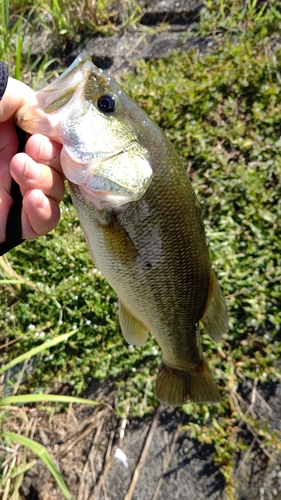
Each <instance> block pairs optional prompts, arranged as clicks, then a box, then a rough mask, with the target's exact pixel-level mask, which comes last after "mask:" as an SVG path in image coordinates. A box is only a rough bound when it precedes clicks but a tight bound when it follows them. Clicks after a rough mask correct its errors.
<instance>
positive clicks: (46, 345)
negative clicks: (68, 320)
mask: <svg viewBox="0 0 281 500" xmlns="http://www.w3.org/2000/svg"><path fill="white" fill-rule="evenodd" d="M74 333H77V331H76V330H73V331H71V332H68V333H63V334H62V335H59V336H58V337H56V338H55V339H52V340H47V341H46V342H44V343H43V344H41V345H39V346H37V347H33V348H32V349H30V350H29V351H27V352H25V353H24V354H21V355H20V356H17V357H16V358H15V359H13V360H12V361H10V362H9V363H7V364H6V365H4V366H3V367H2V368H1V369H0V375H1V374H2V373H4V372H5V371H7V370H9V369H10V368H12V367H13V366H15V365H17V364H18V363H22V362H23V361H25V360H26V359H28V358H31V357H32V356H35V355H36V354H39V353H40V352H42V351H44V350H46V349H49V348H50V347H54V346H55V345H57V344H60V343H61V342H66V341H67V340H68V337H71V335H74Z"/></svg>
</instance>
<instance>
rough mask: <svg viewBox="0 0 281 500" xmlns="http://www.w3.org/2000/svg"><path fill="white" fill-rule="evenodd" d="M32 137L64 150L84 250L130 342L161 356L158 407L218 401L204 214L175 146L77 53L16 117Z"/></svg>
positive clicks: (220, 304) (214, 292)
mask: <svg viewBox="0 0 281 500" xmlns="http://www.w3.org/2000/svg"><path fill="white" fill-rule="evenodd" d="M16 121H17V124H18V125H19V126H20V127H21V128H22V129H23V130H25V131H27V132H29V133H31V134H32V133H35V132H40V133H42V134H45V135H47V136H48V137H50V138H51V139H54V140H56V141H58V142H60V143H62V144H63V148H62V153H61V165H62V169H63V172H64V174H65V176H66V178H67V179H68V181H69V185H70V190H71V195H72V199H73V203H74V206H75V208H76V210H77V213H78V217H79V219H80V222H81V225H82V228H83V231H84V233H85V237H86V240H87V243H88V246H89V249H90V253H91V255H92V258H93V260H94V262H95V265H96V266H97V267H98V268H99V269H100V270H101V272H102V273H103V274H104V276H105V277H106V279H107V280H108V282H109V283H110V285H111V286H112V288H113V289H114V290H115V291H116V293H117V295H118V299H119V321H120V326H121V330H122V332H123V335H124V337H125V339H126V340H127V342H129V343H130V344H134V345H136V346H139V345H141V344H143V343H144V342H145V340H146V338H147V335H148V333H149V332H150V333H151V334H152V335H154V337H155V338H156V340H157V342H158V343H159V345H160V347H161V350H162V364H161V366H160V370H159V373H158V376H157V381H156V397H157V398H158V400H159V401H160V402H163V403H166V404H171V405H182V404H183V403H185V402H186V401H188V400H191V401H195V402H200V403H201V402H216V401H219V399H220V395H219V391H218V388H217V385H216V383H215V381H214V378H213V376H212V374H211V371H210V369H209V366H208V364H207V361H206V360H205V358H204V356H203V353H202V349H201V345H200V335H199V330H198V322H199V321H201V322H202V323H203V325H204V327H205V329H206V331H207V332H208V334H209V335H210V336H211V337H212V338H213V339H214V340H218V339H219V338H220V337H221V334H222V333H223V332H225V331H226V330H227V325H228V318H227V310H226V305H225V301H224V298H223V296H222V293H221V290H220V287H219V285H218V282H217V279H216V277H215V275H214V272H213V270H212V267H211V262H210V258H209V253H208V248H207V244H206V237H205V231H204V225H203V220H202V214H201V209H200V206H199V203H198V201H197V198H196V196H195V193H194V191H193V188H192V186H191V183H190V181H189V179H188V176H187V174H186V170H185V168H184V166H183V165H182V163H181V161H180V159H179V157H178V155H177V154H176V152H175V151H174V149H173V147H172V145H171V144H170V142H169V141H168V139H167V138H166V136H165V135H164V133H163V132H162V131H161V130H160V128H159V127H157V126H156V125H155V124H154V123H153V122H152V121H151V120H150V119H149V118H148V116H147V115H146V114H145V113H144V111H142V110H141V109H140V108H139V107H138V106H137V105H136V104H135V103H134V102H133V101H132V100H131V99H130V98H129V97H128V96H127V95H126V94H125V92H123V90H122V89H121V88H120V86H119V85H118V84H117V83H116V82H115V81H114V79H113V78H111V77H110V76H108V75H107V74H106V73H104V72H103V71H102V70H100V69H98V68H97V67H96V66H95V65H94V64H93V63H92V61H91V59H90V57H89V56H88V55H87V54H85V53H83V54H81V55H80V56H79V57H78V58H77V59H76V60H75V61H74V63H73V64H72V65H71V66H70V67H69V68H68V69H67V70H66V71H65V72H64V73H63V74H62V75H61V76H59V78H57V79H56V80H55V81H54V82H53V83H51V84H50V85H48V86H47V87H46V88H45V89H43V90H41V91H39V92H37V93H36V95H35V98H34V99H33V101H31V102H30V103H28V104H26V105H25V106H23V107H22V108H21V109H20V110H19V112H18V113H17V116H16Z"/></svg>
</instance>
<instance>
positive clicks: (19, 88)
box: [0, 78, 34, 122]
mask: <svg viewBox="0 0 281 500" xmlns="http://www.w3.org/2000/svg"><path fill="white" fill-rule="evenodd" d="M33 96H34V91H33V90H32V89H31V88H30V87H28V86H27V85H25V84H24V83H22V82H20V81H18V80H15V79H14V78H9V79H8V84H7V88H6V90H5V94H4V96H3V99H2V101H1V104H0V122H6V121H7V120H9V118H11V117H12V116H13V115H14V114H15V113H16V111H17V110H18V109H19V108H21V106H23V105H24V104H25V103H26V102H28V101H31V99H32V98H33Z"/></svg>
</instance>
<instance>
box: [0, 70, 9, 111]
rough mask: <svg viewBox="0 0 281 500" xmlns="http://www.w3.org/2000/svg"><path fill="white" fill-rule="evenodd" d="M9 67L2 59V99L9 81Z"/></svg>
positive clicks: (0, 92) (0, 93)
mask: <svg viewBox="0 0 281 500" xmlns="http://www.w3.org/2000/svg"><path fill="white" fill-rule="evenodd" d="M8 77H9V74H8V68H7V66H6V64H5V63H4V62H3V61H0V101H1V99H2V97H3V95H4V94H5V90H6V87H7V83H8Z"/></svg>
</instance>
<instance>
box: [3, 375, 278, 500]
mask: <svg viewBox="0 0 281 500" xmlns="http://www.w3.org/2000/svg"><path fill="white" fill-rule="evenodd" d="M94 386H95V390H94V392H93V393H91V394H87V396H88V397H91V398H92V399H95V400H96V399H98V400H100V401H103V402H107V403H108V405H104V404H102V405H99V406H96V407H94V408H93V407H86V406H84V407H75V406H72V407H70V408H69V410H68V411H67V412H62V413H58V414H55V415H50V414H49V413H47V412H42V411H38V410H37V409H31V410H29V412H28V419H29V422H30V425H32V426H33V427H34V429H35V432H34V435H33V438H34V439H36V440H37V441H39V442H41V443H42V444H44V445H45V446H46V448H47V449H48V451H49V452H50V453H51V455H52V457H54V459H55V462H56V465H57V467H58V468H59V470H60V472H61V473H62V475H63V477H64V479H65V481H66V484H67V486H68V488H69V490H70V492H71V493H72V498H73V500H74V499H75V500H130V499H132V500H156V499H157V500H186V499H188V500H205V499H208V500H219V499H226V500H228V499H229V497H228V496H227V495H225V479H224V477H223V475H222V473H221V472H220V470H219V469H218V467H217V466H216V465H215V463H214V458H215V448H214V444H213V443H212V444H209V445H202V444H200V443H199V441H198V440H196V439H192V438H191V437H190V431H189V430H188V423H189V418H188V416H187V415H184V414H183V413H182V412H181V411H180V410H178V409H171V408H165V407H163V406H159V407H158V409H157V410H156V412H155V414H154V415H152V416H149V417H146V418H143V419H134V420H132V421H129V420H127V418H126V416H124V418H117V417H116V414H115V412H114V407H115V405H116V403H117V401H116V397H115V391H114V385H113V384H110V383H109V382H108V381H104V382H103V383H100V384H99V385H98V384H94ZM237 394H238V395H239V397H240V398H241V399H243V400H244V402H245V404H246V406H247V405H248V409H249V408H250V405H251V412H252V413H253V412H254V413H255V415H256V417H257V418H264V419H266V420H267V422H268V425H269V426H270V429H272V431H276V430H279V429H280V428H281V403H280V401H281V398H280V396H281V386H280V385H279V384H276V385H274V384H266V385H264V386H261V387H258V388H256V387H255V385H254V384H250V383H249V382H247V383H245V384H243V385H242V386H241V387H240V388H239V392H238V393H237ZM253 395H254V397H253ZM128 410H129V408H128ZM14 425H16V423H15V424H14ZM10 430H11V429H10ZM14 430H15V431H16V428H15V429H14ZM241 432H242V433H243V435H244V436H243V437H244V440H245V442H248V444H249V447H248V450H247V451H245V452H243V453H241V452H237V454H236V455H235V476H234V480H233V483H234V484H235V499H237V500H257V499H258V500H274V499H279V498H281V454H280V453H277V454H276V453H274V452H272V454H269V453H268V451H267V450H265V449H264V448H263V445H262V443H261V442H260V441H259V440H258V439H257V436H256V435H255V434H254V433H253V432H252V431H251V429H247V428H246V427H245V428H241ZM117 450H119V451H117ZM120 451H121V453H120ZM118 454H119V455H121V459H120V458H119V455H118ZM32 458H34V457H31V456H30V459H32ZM21 498H22V499H25V500H51V499H57V500H63V498H64V497H63V495H62V494H61V492H60V490H59V488H58V486H57V485H56V483H55V481H54V480H53V478H52V476H51V474H50V473H49V472H48V470H47V469H46V467H45V466H44V465H43V464H42V462H41V461H40V460H37V462H36V465H35V466H34V467H33V468H32V469H31V470H30V471H28V472H27V473H26V474H25V478H24V481H23V485H22V488H21Z"/></svg>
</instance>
